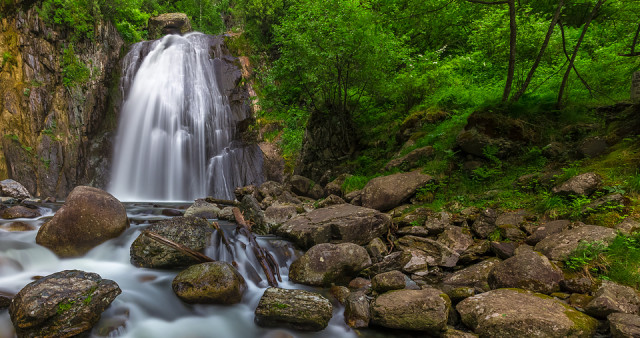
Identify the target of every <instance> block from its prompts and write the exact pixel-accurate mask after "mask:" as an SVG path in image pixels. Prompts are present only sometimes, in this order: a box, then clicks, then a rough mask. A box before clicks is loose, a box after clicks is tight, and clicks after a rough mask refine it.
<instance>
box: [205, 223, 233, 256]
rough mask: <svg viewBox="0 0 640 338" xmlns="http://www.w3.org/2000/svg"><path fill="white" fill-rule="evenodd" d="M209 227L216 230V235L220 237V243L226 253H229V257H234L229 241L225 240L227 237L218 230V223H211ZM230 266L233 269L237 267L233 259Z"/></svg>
mask: <svg viewBox="0 0 640 338" xmlns="http://www.w3.org/2000/svg"><path fill="white" fill-rule="evenodd" d="M211 226H213V228H214V229H216V233H217V234H218V235H220V238H221V239H222V243H223V244H224V246H225V247H226V248H227V252H229V254H230V255H231V257H234V255H233V250H232V249H231V244H229V241H228V240H227V236H226V235H225V234H224V231H223V230H222V229H220V224H218V222H212V223H211ZM231 264H233V266H235V267H238V263H236V261H235V259H234V260H233V261H232V262H231Z"/></svg>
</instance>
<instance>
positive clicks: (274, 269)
mask: <svg viewBox="0 0 640 338" xmlns="http://www.w3.org/2000/svg"><path fill="white" fill-rule="evenodd" d="M233 216H234V217H235V219H236V223H238V227H237V230H238V232H240V233H241V234H243V235H244V236H245V237H247V239H249V244H250V245H251V248H252V249H253V254H254V255H255V256H256V259H258V262H259V263H260V266H261V267H262V270H263V271H264V274H265V275H266V276H267V282H268V283H269V285H270V286H273V287H277V286H278V282H282V277H281V276H280V267H279V266H278V263H276V260H275V259H274V258H273V256H272V255H271V254H270V253H269V252H267V251H266V250H265V249H263V248H262V247H261V246H260V244H258V241H256V236H255V235H254V234H253V233H252V232H251V228H250V227H249V225H248V224H247V222H246V221H245V220H244V216H242V213H241V212H240V209H238V208H237V207H235V208H233ZM276 278H277V280H276Z"/></svg>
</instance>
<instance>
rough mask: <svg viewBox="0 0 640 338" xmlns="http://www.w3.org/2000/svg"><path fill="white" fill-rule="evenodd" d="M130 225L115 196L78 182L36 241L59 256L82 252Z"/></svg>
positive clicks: (75, 254)
mask: <svg viewBox="0 0 640 338" xmlns="http://www.w3.org/2000/svg"><path fill="white" fill-rule="evenodd" d="M128 227H129V219H128V218H127V212H126V210H125V208H124V206H123V205H122V203H120V201H118V200H117V199H116V198H115V197H113V196H112V195H111V194H109V193H108V192H106V191H103V190H100V189H98V188H93V187H86V186H79V187H76V188H75V189H73V190H72V191H71V193H69V196H67V200H66V201H65V203H64V205H62V207H61V208H60V209H59V210H58V211H57V212H56V213H55V215H53V218H52V219H51V220H50V221H49V222H47V223H45V224H43V225H42V226H41V227H40V229H39V230H38V235H37V237H36V243H38V244H40V245H42V246H44V247H47V248H49V249H51V250H52V251H53V252H55V253H56V254H57V255H58V256H60V257H71V256H80V255H84V254H85V253H86V252H87V251H89V250H91V249H92V248H93V247H95V246H97V245H99V244H101V243H103V242H104V241H106V240H108V239H111V238H116V237H118V236H120V234H122V232H124V231H125V230H126V229H127V228H128Z"/></svg>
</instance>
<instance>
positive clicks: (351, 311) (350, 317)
mask: <svg viewBox="0 0 640 338" xmlns="http://www.w3.org/2000/svg"><path fill="white" fill-rule="evenodd" d="M344 321H345V323H347V325H349V326H350V327H352V328H354V329H362V328H366V327H369V321H371V302H370V301H369V298H367V296H366V295H365V293H364V291H356V292H352V293H350V294H349V296H347V299H346V301H345V303H344Z"/></svg>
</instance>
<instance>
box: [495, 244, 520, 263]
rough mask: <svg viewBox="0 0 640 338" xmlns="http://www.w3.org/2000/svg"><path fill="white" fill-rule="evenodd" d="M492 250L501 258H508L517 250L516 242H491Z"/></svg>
mask: <svg viewBox="0 0 640 338" xmlns="http://www.w3.org/2000/svg"><path fill="white" fill-rule="evenodd" d="M490 247H491V252H493V254H494V255H496V256H498V258H500V259H507V258H509V257H511V256H513V255H514V254H515V252H516V243H513V242H491V243H490Z"/></svg>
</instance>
